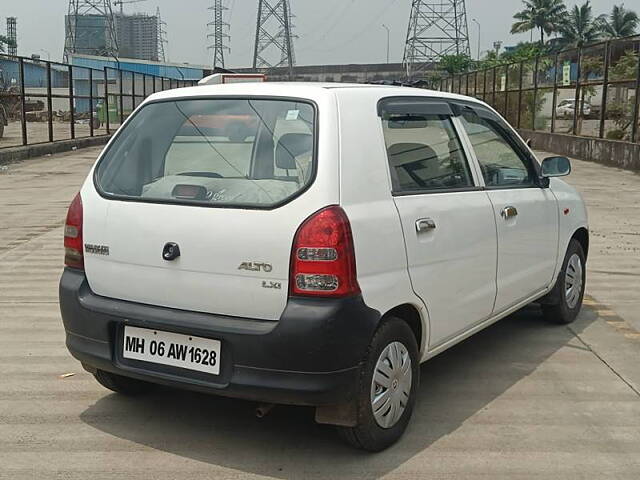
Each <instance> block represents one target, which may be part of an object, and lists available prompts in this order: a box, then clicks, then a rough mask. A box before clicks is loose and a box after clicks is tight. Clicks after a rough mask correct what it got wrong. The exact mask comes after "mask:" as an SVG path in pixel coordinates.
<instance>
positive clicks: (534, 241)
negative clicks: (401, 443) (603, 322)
mask: <svg viewBox="0 0 640 480" xmlns="http://www.w3.org/2000/svg"><path fill="white" fill-rule="evenodd" d="M239 119H241V120H242V122H244V124H245V125H248V126H250V128H251V132H250V134H249V135H248V136H247V137H246V138H244V139H242V140H238V139H235V140H230V139H229V138H228V137H225V136H223V135H222V134H220V132H223V131H224V126H225V124H226V123H228V122H232V121H234V122H237V121H239ZM569 171H570V165H569V162H568V160H567V159H566V158H562V157H553V158H549V159H546V160H545V161H544V162H542V163H541V164H540V163H539V162H538V161H537V160H536V158H535V156H534V155H533V153H532V152H531V150H530V149H529V148H528V147H527V146H526V145H525V143H524V142H523V141H522V140H521V138H520V137H519V136H518V134H517V133H516V132H515V131H514V130H513V129H512V128H511V127H510V126H509V125H508V124H507V123H506V122H505V120H503V119H502V118H501V117H500V116H499V115H498V114H497V113H496V112H495V111H494V110H492V109H491V108H490V107H488V106H487V105H486V104H484V103H481V102H479V101H477V100H474V99H471V98H468V97H463V96H458V95H450V94H444V93H439V92H432V91H426V90H419V89H410V88H399V87H382V86H366V85H341V84H326V85H325V84H277V83H264V84H235V85H221V86H200V87H193V88H184V89H179V90H173V91H167V92H162V93H158V94H155V95H153V96H151V97H150V98H149V99H148V100H146V101H145V102H144V103H143V105H141V106H140V107H139V108H138V109H137V110H136V111H135V113H134V114H133V115H131V117H130V118H129V119H128V120H127V122H126V124H125V125H123V127H122V128H121V129H120V130H119V131H118V133H117V134H116V135H115V136H114V138H113V139H112V140H111V141H110V142H109V144H108V146H107V147H106V148H105V150H104V151H103V153H102V154H101V155H100V157H99V159H98V161H97V162H96V164H95V167H94V168H93V170H92V171H91V173H90V175H89V176H88V178H87V180H86V182H85V183H84V185H83V186H82V189H81V191H80V193H79V194H78V196H77V197H76V198H75V199H74V201H73V203H72V204H71V207H70V209H69V212H68V216H67V221H66V227H65V240H64V243H65V247H66V257H65V262H66V265H67V268H66V269H65V272H64V274H63V276H62V278H61V281H60V307H61V312H62V318H63V321H64V326H65V329H66V333H67V337H66V338H67V346H68V348H69V350H70V351H71V353H72V354H73V355H74V356H75V357H76V358H77V359H79V360H80V361H81V362H82V364H83V366H84V368H85V369H86V370H88V371H89V372H91V373H93V374H94V375H95V377H96V379H97V380H98V381H99V382H100V383H101V384H102V385H104V386H105V387H107V388H110V389H112V390H114V391H116V392H121V393H141V392H145V391H147V390H149V389H150V388H151V387H152V386H153V384H164V385H170V386H176V387H180V388H188V389H193V390H199V391H202V392H209V393H213V394H219V395H226V396H232V397H238V398H244V399H251V400H255V401H258V402H263V403H264V405H271V404H291V405H308V406H313V407H316V419H317V421H318V422H321V423H326V424H334V425H338V426H339V429H340V431H341V432H342V435H343V436H344V438H346V439H347V440H348V441H349V442H350V443H352V444H353V445H355V446H357V447H360V448H364V449H367V450H371V451H378V450H381V449H384V448H385V447H387V446H389V445H391V444H392V443H393V442H395V441H396V440H397V439H398V438H399V437H400V436H401V435H402V433H403V431H404V430H405V428H406V426H407V423H408V422H409V419H410V417H411V412H412V410H413V407H414V403H415V401H416V394H417V390H418V382H419V377H420V368H419V366H420V363H421V362H424V361H426V360H428V359H429V358H431V357H433V356H434V355H437V354H438V353H440V352H442V351H444V350H446V349H447V348H449V347H451V346H452V345H454V344H456V343H458V342H460V341H461V340H463V339H465V338H466V337H469V336H470V335H472V334H473V333H475V332H477V331H479V330H481V329H483V328H485V327H487V326H489V325H491V324H492V323H494V322H496V321H497V320H499V319H501V318H503V317H505V316H507V315H509V314H510V313H512V312H514V311H516V310H518V309H519V308H521V307H523V306H525V305H527V304H529V303H531V302H539V303H540V304H541V306H542V313H543V315H544V316H545V317H547V318H548V319H549V320H551V321H553V322H558V323H568V322H571V321H573V320H574V319H575V317H576V315H577V314H578V311H579V310H580V307H581V303H582V297H583V291H584V285H585V261H586V257H587V252H588V248H589V236H588V230H587V215H586V211H585V206H584V204H583V201H582V199H581V197H580V195H579V194H578V193H577V192H576V191H575V190H574V189H573V188H572V187H570V186H569V185H567V184H566V183H565V182H563V181H561V180H559V179H557V178H550V177H557V176H562V175H567V174H568V173H569Z"/></svg>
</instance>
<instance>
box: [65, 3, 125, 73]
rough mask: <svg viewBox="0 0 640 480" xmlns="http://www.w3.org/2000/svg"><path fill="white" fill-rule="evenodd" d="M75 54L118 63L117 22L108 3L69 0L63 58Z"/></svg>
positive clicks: (66, 58) (67, 58)
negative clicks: (107, 58) (108, 58)
mask: <svg viewBox="0 0 640 480" xmlns="http://www.w3.org/2000/svg"><path fill="white" fill-rule="evenodd" d="M74 53H79V54H85V55H99V56H102V57H112V58H114V59H115V60H116V61H118V40H117V34H116V25H115V19H114V16H113V10H112V9H111V2H110V1H109V0H69V7H68V10H67V16H66V18H65V41H64V59H65V61H68V60H69V56H70V55H71V54H74Z"/></svg>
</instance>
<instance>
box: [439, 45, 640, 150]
mask: <svg viewBox="0 0 640 480" xmlns="http://www.w3.org/2000/svg"><path fill="white" fill-rule="evenodd" d="M639 58H640V36H634V37H627V38H622V39H617V40H610V41H605V42H600V43H595V44H592V45H588V46H585V47H583V48H576V49H568V50H564V51H561V52H559V53H557V54H555V55H550V56H540V57H537V58H535V59H532V60H527V61H522V62H515V63H510V64H504V65H498V66H495V67H492V68H487V69H484V70H478V71H474V72H469V73H463V74H460V75H454V76H451V77H448V78H444V79H442V80H441V81H440V85H439V88H440V90H443V91H447V92H453V93H461V94H463V95H470V96H473V97H476V98H478V99H481V100H484V101H485V102H487V103H489V104H490V105H491V106H493V107H494V108H495V109H496V110H498V111H499V112H500V113H501V114H502V115H503V116H504V117H505V118H506V119H507V120H508V121H509V122H510V123H511V124H512V125H514V126H517V128H521V129H528V130H535V131H541V132H550V133H562V134H569V135H576V136H582V137H593V138H604V139H609V140H621V141H626V142H633V143H639V142H640V123H639V122H640V119H639V115H640V95H638V92H639V91H640V61H639Z"/></svg>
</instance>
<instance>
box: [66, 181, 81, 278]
mask: <svg viewBox="0 0 640 480" xmlns="http://www.w3.org/2000/svg"><path fill="white" fill-rule="evenodd" d="M64 264H65V265H66V266H67V267H72V268H79V269H84V255H83V251H82V199H81V198H80V194H79V193H78V194H77V195H76V197H75V198H74V199H73V202H71V205H70V206H69V211H68V212H67V221H66V222H65V225H64Z"/></svg>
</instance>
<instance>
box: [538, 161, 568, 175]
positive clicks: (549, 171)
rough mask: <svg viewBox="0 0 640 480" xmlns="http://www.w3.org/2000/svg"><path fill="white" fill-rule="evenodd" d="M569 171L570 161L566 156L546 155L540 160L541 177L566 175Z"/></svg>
mask: <svg viewBox="0 0 640 480" xmlns="http://www.w3.org/2000/svg"><path fill="white" fill-rule="evenodd" d="M570 173H571V162H570V161H569V159H568V158H567V157H548V158H545V159H544V160H543V161H542V177H543V178H551V177H566V176H567V175H569V174H570Z"/></svg>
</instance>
